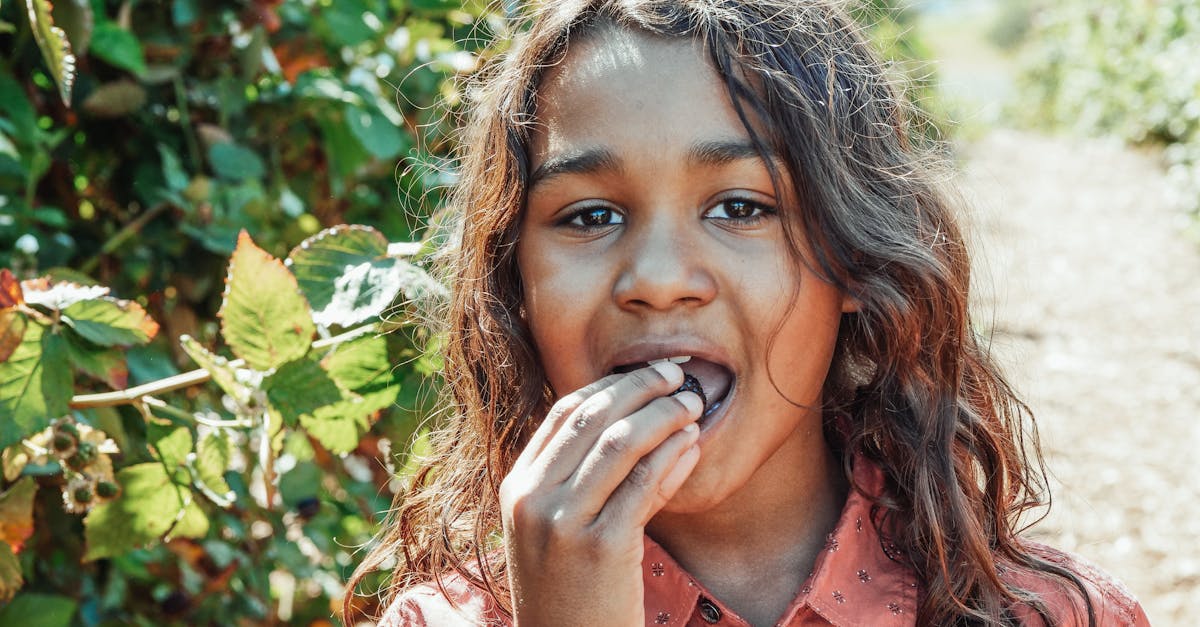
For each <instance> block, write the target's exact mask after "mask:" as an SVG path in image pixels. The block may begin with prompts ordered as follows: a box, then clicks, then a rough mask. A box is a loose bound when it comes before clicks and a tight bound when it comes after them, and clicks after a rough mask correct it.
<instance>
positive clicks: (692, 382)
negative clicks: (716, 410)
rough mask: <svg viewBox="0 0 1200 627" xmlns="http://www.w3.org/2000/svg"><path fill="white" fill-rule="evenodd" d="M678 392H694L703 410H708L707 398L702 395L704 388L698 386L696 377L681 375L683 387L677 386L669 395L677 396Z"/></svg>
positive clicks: (698, 381)
mask: <svg viewBox="0 0 1200 627" xmlns="http://www.w3.org/2000/svg"><path fill="white" fill-rule="evenodd" d="M680 392H695V393H696V396H699V397H700V400H701V401H702V402H703V403H704V409H705V410H707V409H708V397H707V396H705V395H704V386H702V385H700V380H699V379H697V378H696V377H693V376H692V375H690V374H686V373H685V374H684V375H683V385H681V386H679V389H678V390H675V391H674V392H671V394H678V393H680Z"/></svg>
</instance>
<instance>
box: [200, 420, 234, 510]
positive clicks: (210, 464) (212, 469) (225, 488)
mask: <svg viewBox="0 0 1200 627" xmlns="http://www.w3.org/2000/svg"><path fill="white" fill-rule="evenodd" d="M229 459H230V451H229V440H228V439H227V438H225V436H224V435H223V434H221V433H209V434H208V435H206V436H204V437H203V438H201V440H200V443H199V444H198V445H196V462H195V468H196V475H197V478H198V479H199V480H200V482H201V483H203V484H204V487H205V488H207V489H208V490H209V491H211V492H213V493H214V494H216V495H217V496H219V497H221V499H223V500H225V501H226V502H228V501H232V500H233V498H234V495H233V491H232V490H231V489H230V488H229V484H228V483H227V482H226V481H225V470H226V469H228V468H229ZM218 505H222V506H225V505H226V504H225V503H218Z"/></svg>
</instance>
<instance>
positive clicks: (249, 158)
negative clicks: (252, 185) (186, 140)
mask: <svg viewBox="0 0 1200 627" xmlns="http://www.w3.org/2000/svg"><path fill="white" fill-rule="evenodd" d="M208 163H209V165H211V166H212V169H213V172H216V174H217V176H219V177H221V178H223V179H226V180H230V181H245V180H248V179H259V178H262V176H263V173H265V172H266V166H264V165H263V162H262V159H260V158H259V157H258V155H257V154H255V152H254V151H253V150H250V149H249V148H246V147H244V146H239V145H237V144H235V143H233V142H221V143H219V144H213V145H212V147H211V148H209V149H208Z"/></svg>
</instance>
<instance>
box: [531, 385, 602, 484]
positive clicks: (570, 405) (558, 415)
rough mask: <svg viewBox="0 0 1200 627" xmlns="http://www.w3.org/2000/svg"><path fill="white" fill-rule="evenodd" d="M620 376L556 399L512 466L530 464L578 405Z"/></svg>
mask: <svg viewBox="0 0 1200 627" xmlns="http://www.w3.org/2000/svg"><path fill="white" fill-rule="evenodd" d="M621 376H622V375H619V374H612V375H608V376H607V377H604V378H603V379H599V380H597V381H593V382H591V383H589V384H588V385H586V386H584V387H582V388H580V389H578V390H575V391H574V392H572V393H570V394H568V395H566V396H564V397H562V398H560V399H558V402H556V403H554V406H553V407H551V408H550V411H549V412H548V413H547V414H546V418H545V419H543V420H542V424H540V425H538V428H537V430H535V431H534V432H533V436H531V437H530V438H529V442H528V443H526V445H525V449H524V450H522V451H521V454H520V455H519V456H518V457H517V461H516V462H515V463H514V464H513V466H514V467H520V466H523V465H528V464H529V463H531V462H532V461H533V460H534V459H535V458H536V457H537V456H538V455H540V454H541V453H542V450H543V449H545V448H546V443H547V442H549V441H550V438H551V437H553V436H554V434H555V433H556V432H557V431H558V430H559V429H560V428H562V425H563V424H565V423H566V422H567V420H568V419H569V418H570V416H571V414H573V413H574V412H575V410H576V409H578V408H579V405H580V404H582V403H583V402H584V401H586V400H587V399H589V398H591V397H592V396H593V395H595V394H596V393H597V392H599V391H600V390H603V389H605V388H607V387H609V386H611V385H612V384H613V383H616V381H617V380H618V379H620V378H621Z"/></svg>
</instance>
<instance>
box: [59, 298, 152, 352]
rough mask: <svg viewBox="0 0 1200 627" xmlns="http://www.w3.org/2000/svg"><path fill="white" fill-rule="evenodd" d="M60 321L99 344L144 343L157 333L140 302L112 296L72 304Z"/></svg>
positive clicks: (128, 344)
mask: <svg viewBox="0 0 1200 627" xmlns="http://www.w3.org/2000/svg"><path fill="white" fill-rule="evenodd" d="M63 321H64V322H66V323H67V324H68V325H70V327H71V328H73V329H75V332H76V333H78V334H79V335H82V336H83V337H84V338H86V339H87V340H88V341H89V342H93V343H95V344H99V345H100V346H132V345H134V344H145V343H146V342H149V341H150V340H151V338H153V337H154V336H155V335H156V334H157V333H158V323H157V322H155V321H154V320H153V319H151V318H150V316H148V315H146V310H145V309H142V306H141V305H139V304H137V303H135V302H133V301H128V300H117V299H114V298H97V299H93V300H85V301H80V302H77V303H74V304H72V305H71V306H69V307H67V308H66V309H64V310H63Z"/></svg>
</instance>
